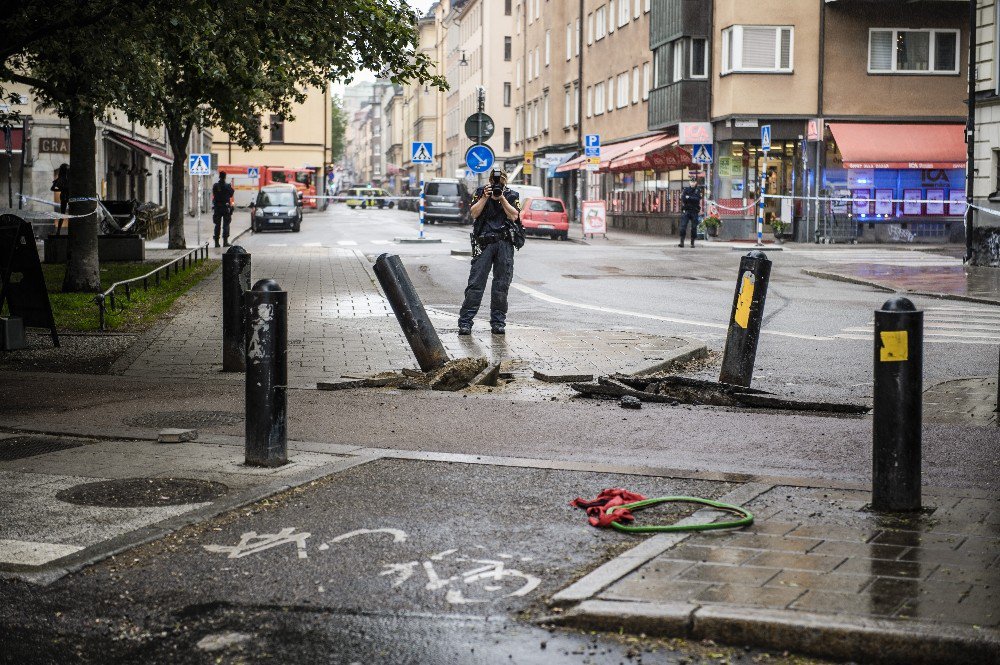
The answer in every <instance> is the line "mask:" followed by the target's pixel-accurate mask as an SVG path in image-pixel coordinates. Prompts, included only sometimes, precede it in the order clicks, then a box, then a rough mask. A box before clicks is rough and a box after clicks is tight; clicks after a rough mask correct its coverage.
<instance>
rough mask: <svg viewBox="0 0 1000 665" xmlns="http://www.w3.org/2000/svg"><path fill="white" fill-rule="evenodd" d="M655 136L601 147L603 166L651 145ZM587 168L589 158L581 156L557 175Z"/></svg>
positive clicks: (558, 171)
mask: <svg viewBox="0 0 1000 665" xmlns="http://www.w3.org/2000/svg"><path fill="white" fill-rule="evenodd" d="M655 138H656V137H655V136H644V137H642V138H641V139H632V140H631V141H622V142H621V143H609V144H608V145H603V146H601V164H602V166H603V165H604V164H605V163H606V162H609V161H611V160H612V159H615V158H616V157H621V156H622V155H624V154H625V153H627V152H630V151H631V150H632V149H633V148H637V147H639V146H641V145H643V144H646V143H649V142H650V141H652V140H654V139H655ZM586 166H587V156H586V155H581V156H579V157H577V158H576V159H571V160H569V161H568V162H566V163H565V164H563V165H562V166H560V167H558V168H557V169H556V173H565V172H566V171H576V170H579V169H582V168H586Z"/></svg>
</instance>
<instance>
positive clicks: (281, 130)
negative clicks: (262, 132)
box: [270, 115, 285, 143]
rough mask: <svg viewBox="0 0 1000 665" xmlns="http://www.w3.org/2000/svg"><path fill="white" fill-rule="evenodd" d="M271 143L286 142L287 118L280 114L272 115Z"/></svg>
mask: <svg viewBox="0 0 1000 665" xmlns="http://www.w3.org/2000/svg"><path fill="white" fill-rule="evenodd" d="M270 125H271V143H284V142H285V119H284V118H282V117H281V116H280V115H272V116H271V122H270Z"/></svg>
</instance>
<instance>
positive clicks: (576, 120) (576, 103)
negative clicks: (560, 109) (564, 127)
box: [573, 83, 580, 125]
mask: <svg viewBox="0 0 1000 665" xmlns="http://www.w3.org/2000/svg"><path fill="white" fill-rule="evenodd" d="M573 124H574V125H578V124H580V86H579V85H577V84H575V83H574V84H573Z"/></svg>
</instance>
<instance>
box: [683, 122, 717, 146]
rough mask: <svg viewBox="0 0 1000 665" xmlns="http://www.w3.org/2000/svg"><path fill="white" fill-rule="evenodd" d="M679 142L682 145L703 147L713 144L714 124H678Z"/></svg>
mask: <svg viewBox="0 0 1000 665" xmlns="http://www.w3.org/2000/svg"><path fill="white" fill-rule="evenodd" d="M677 133H678V136H679V138H678V140H677V142H678V143H680V144H681V145H701V144H704V143H712V123H710V122H679V123H677Z"/></svg>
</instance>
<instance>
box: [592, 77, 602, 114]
mask: <svg viewBox="0 0 1000 665" xmlns="http://www.w3.org/2000/svg"><path fill="white" fill-rule="evenodd" d="M594 115H604V81H601V82H600V83H598V84H597V85H595V86H594Z"/></svg>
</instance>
